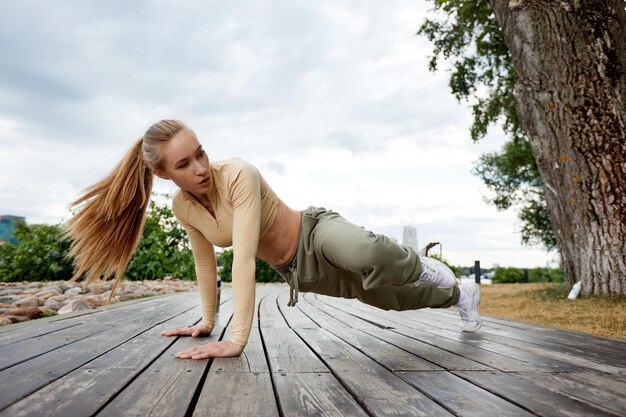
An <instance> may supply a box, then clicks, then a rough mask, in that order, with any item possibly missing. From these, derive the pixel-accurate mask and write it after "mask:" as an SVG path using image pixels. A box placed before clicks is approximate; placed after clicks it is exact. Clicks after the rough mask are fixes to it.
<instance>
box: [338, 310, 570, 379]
mask: <svg viewBox="0 0 626 417" xmlns="http://www.w3.org/2000/svg"><path fill="white" fill-rule="evenodd" d="M344 308H348V309H352V310H353V312H354V314H356V313H358V312H359V311H363V314H368V315H371V316H375V317H385V318H386V320H387V321H386V324H393V326H395V327H397V328H398V329H401V328H414V329H418V330H420V331H423V332H426V333H429V334H433V335H437V336H441V337H445V338H447V339H450V340H453V341H456V342H459V343H465V344H469V345H472V346H475V347H477V348H480V349H483V350H486V351H489V352H492V353H495V354H498V355H502V356H508V357H509V358H512V359H515V360H518V361H523V362H526V363H527V364H532V365H529V367H527V368H526V369H524V370H538V369H539V368H540V369H541V370H544V371H567V370H572V369H575V368H576V366H575V365H573V364H571V363H568V362H564V361H562V360H558V359H554V358H550V357H546V356H544V355H541V354H537V353H534V352H529V351H526V350H523V349H519V348H511V347H509V346H506V345H503V344H499V343H495V342H492V341H489V340H487V339H486V338H485V334H484V332H477V333H462V332H460V331H459V329H458V327H457V326H455V327H454V330H453V331H452V330H446V329H444V328H441V323H437V322H431V323H429V324H424V323H421V322H419V321H417V320H411V321H408V320H406V319H405V318H403V317H401V316H399V315H398V314H396V313H397V312H385V311H383V310H380V309H376V308H374V307H371V306H368V305H365V304H362V303H360V304H359V305H358V309H356V308H355V307H352V306H346V307H344Z"/></svg>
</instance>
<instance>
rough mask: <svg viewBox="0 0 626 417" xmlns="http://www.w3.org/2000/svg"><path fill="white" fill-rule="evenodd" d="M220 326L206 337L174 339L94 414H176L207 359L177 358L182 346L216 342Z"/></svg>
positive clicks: (183, 409)
mask: <svg viewBox="0 0 626 417" xmlns="http://www.w3.org/2000/svg"><path fill="white" fill-rule="evenodd" d="M223 330H224V328H222V327H219V326H216V327H215V331H214V333H213V334H211V336H209V337H208V338H206V337H204V338H190V337H185V338H182V337H181V338H178V339H177V340H176V341H175V342H174V343H173V344H172V345H171V346H170V347H169V348H168V349H167V350H166V351H165V352H164V353H163V354H162V355H161V356H159V357H158V358H157V359H156V360H155V361H154V362H153V363H152V364H151V365H150V367H149V368H147V369H146V370H145V371H144V372H142V373H141V374H140V375H139V376H138V377H137V378H136V379H134V380H133V381H132V382H131V383H130V384H129V385H128V386H127V387H125V389H124V390H123V391H122V392H121V393H119V395H117V396H116V397H115V398H113V400H112V401H111V402H109V403H108V404H107V405H106V406H105V407H104V408H103V409H102V410H101V411H100V413H99V414H98V416H101V417H106V416H112V417H117V416H120V415H136V416H168V417H169V416H178V415H185V413H186V412H187V409H188V408H189V407H190V405H191V404H192V400H193V397H194V395H195V392H196V389H198V386H199V384H200V382H201V381H202V378H203V375H204V373H205V370H206V369H207V367H208V366H209V364H210V362H211V361H210V360H191V359H178V358H175V357H174V355H175V354H176V352H179V351H181V350H184V349H188V348H190V347H192V346H197V345H200V344H204V343H207V342H214V341H218V340H219V339H220V338H221V336H222V333H223Z"/></svg>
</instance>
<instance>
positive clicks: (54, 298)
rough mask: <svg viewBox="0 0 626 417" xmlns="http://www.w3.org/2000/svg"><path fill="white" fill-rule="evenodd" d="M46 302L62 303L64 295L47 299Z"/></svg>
mask: <svg viewBox="0 0 626 417" xmlns="http://www.w3.org/2000/svg"><path fill="white" fill-rule="evenodd" d="M48 300H55V301H58V302H59V303H62V302H63V301H65V300H66V298H65V295H55V296H54V297H50V298H48ZM46 301H47V300H46Z"/></svg>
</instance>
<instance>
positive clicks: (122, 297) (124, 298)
mask: <svg viewBox="0 0 626 417" xmlns="http://www.w3.org/2000/svg"><path fill="white" fill-rule="evenodd" d="M116 298H119V299H120V301H128V300H134V299H135V298H137V297H136V296H135V294H132V293H131V294H128V293H126V294H120V295H119V296H116Z"/></svg>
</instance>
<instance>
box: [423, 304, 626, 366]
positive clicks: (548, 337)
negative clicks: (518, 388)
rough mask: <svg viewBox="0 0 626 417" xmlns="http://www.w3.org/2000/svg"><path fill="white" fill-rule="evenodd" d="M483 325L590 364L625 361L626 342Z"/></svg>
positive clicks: (500, 323) (501, 323)
mask: <svg viewBox="0 0 626 417" xmlns="http://www.w3.org/2000/svg"><path fill="white" fill-rule="evenodd" d="M431 315H441V316H442V317H443V318H445V317H450V316H451V315H452V314H451V313H450V312H448V311H445V310H432V312H431ZM483 323H484V324H486V325H487V328H488V329H489V331H492V332H497V333H498V334H501V335H506V336H509V337H512V338H516V339H518V340H523V341H526V342H530V343H536V344H538V345H540V346H547V345H551V346H553V347H554V348H555V349H559V347H561V350H563V348H565V349H566V350H567V351H571V352H572V353H577V354H579V356H580V355H584V354H589V355H590V356H588V358H589V359H591V360H601V359H602V358H603V357H604V358H607V361H608V362H607V363H613V364H619V365H620V366H624V365H625V364H626V358H624V356H623V355H622V352H624V351H625V350H626V341H624V340H619V339H609V338H604V337H597V336H592V335H589V334H586V333H580V332H574V331H569V330H562V329H553V328H549V327H544V326H540V325H536V324H528V323H521V322H513V321H507V320H501V319H494V318H493V317H488V316H485V317H483Z"/></svg>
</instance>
